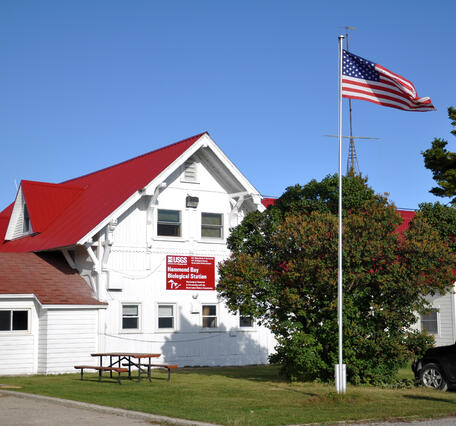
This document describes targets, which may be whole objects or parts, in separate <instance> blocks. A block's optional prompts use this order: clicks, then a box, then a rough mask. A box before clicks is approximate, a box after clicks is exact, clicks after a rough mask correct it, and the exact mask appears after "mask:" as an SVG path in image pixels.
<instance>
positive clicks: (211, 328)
mask: <svg viewBox="0 0 456 426" xmlns="http://www.w3.org/2000/svg"><path fill="white" fill-rule="evenodd" d="M205 306H215V315H204V307H205ZM219 311H220V310H219V305H218V304H217V303H201V329H202V330H203V331H213V330H218V329H219V327H220V313H219ZM214 317H215V327H204V318H214Z"/></svg>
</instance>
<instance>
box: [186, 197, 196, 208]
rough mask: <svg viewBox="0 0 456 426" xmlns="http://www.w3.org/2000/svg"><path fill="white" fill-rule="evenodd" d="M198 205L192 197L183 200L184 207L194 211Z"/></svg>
mask: <svg viewBox="0 0 456 426" xmlns="http://www.w3.org/2000/svg"><path fill="white" fill-rule="evenodd" d="M198 203H199V198H198V197H192V196H191V195H187V198H186V199H185V207H188V208H191V209H196V208H197V207H198Z"/></svg>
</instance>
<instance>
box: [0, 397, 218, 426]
mask: <svg viewBox="0 0 456 426" xmlns="http://www.w3.org/2000/svg"><path fill="white" fill-rule="evenodd" d="M0 424H1V425H2V426H12V425H15V426H16V425H21V426H36V425H40V426H45V425H46V426H62V425H68V426H89V425H90V426H92V425H94V426H98V425H103V426H108V425H112V426H130V425H149V426H150V425H151V424H160V425H163V424H167V425H195V426H212V425H210V423H202V422H196V421H190V420H182V419H174V418H171V417H166V416H156V415H153V414H146V413H141V412H138V411H129V410H122V409H119V408H111V407H102V406H100V405H95V404H87V403H84V402H78V401H68V400H65V399H59V398H51V397H47V396H41V395H31V394H26V393H20V392H12V391H6V390H0Z"/></svg>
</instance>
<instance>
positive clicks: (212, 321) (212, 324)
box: [203, 305, 217, 328]
mask: <svg viewBox="0 0 456 426" xmlns="http://www.w3.org/2000/svg"><path fill="white" fill-rule="evenodd" d="M203 328H217V305H203Z"/></svg>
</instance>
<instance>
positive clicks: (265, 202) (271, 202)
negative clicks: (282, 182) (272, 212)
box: [261, 198, 276, 207]
mask: <svg viewBox="0 0 456 426" xmlns="http://www.w3.org/2000/svg"><path fill="white" fill-rule="evenodd" d="M275 200H276V198H263V199H262V200H261V203H262V204H263V206H265V207H269V206H272V205H274V203H275Z"/></svg>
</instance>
